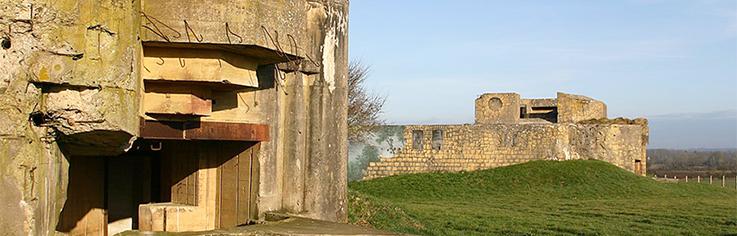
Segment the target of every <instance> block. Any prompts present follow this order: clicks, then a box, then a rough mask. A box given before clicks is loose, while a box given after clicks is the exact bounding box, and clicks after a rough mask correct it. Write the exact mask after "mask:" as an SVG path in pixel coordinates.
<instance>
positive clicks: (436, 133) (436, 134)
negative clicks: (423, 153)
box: [432, 129, 443, 150]
mask: <svg viewBox="0 0 737 236" xmlns="http://www.w3.org/2000/svg"><path fill="white" fill-rule="evenodd" d="M442 146H443V130H442V129H436V130H433V131H432V149H433V150H440V148H442Z"/></svg>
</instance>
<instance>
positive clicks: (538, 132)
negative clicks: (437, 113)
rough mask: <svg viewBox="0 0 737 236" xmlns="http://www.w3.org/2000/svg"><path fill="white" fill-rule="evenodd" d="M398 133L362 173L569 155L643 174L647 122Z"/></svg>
mask: <svg viewBox="0 0 737 236" xmlns="http://www.w3.org/2000/svg"><path fill="white" fill-rule="evenodd" d="M437 130H442V141H441V142H440V145H439V148H438V145H437V144H438V141H437V138H436V140H435V142H433V135H432V134H433V132H438V131H437ZM417 131H422V136H423V137H422V145H421V149H420V148H419V147H418V146H417V145H413V144H414V142H415V141H417V139H416V138H415V137H414V136H415V135H416V134H417V133H418V132H417ZM404 136H405V137H404V138H405V143H406V145H405V146H404V148H403V149H401V150H400V151H399V153H398V154H397V155H396V156H394V157H390V158H381V161H379V162H372V163H370V164H369V167H368V169H367V172H366V174H365V177H364V178H365V179H372V178H378V177H385V176H391V175H398V174H408V173H423V172H449V171H472V170H481V169H489V168H495V167H500V166H507V165H513V164H520V163H524V162H528V161H532V160H573V159H598V160H604V161H607V162H610V163H612V164H614V165H617V166H619V167H621V168H624V169H626V170H629V171H633V172H635V169H636V168H635V165H641V168H640V170H641V171H642V172H640V173H638V174H645V173H644V170H645V161H646V160H645V146H646V144H647V127H646V126H643V125H639V124H574V123H569V124H488V125H416V126H406V128H405V132H404ZM433 143H434V144H435V145H433ZM433 146H435V148H433ZM635 160H639V162H638V163H639V164H636V161H635Z"/></svg>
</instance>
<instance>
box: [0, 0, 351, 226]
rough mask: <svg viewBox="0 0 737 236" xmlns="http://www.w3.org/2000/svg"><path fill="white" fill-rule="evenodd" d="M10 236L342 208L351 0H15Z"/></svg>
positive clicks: (6, 111)
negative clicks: (274, 212)
mask: <svg viewBox="0 0 737 236" xmlns="http://www.w3.org/2000/svg"><path fill="white" fill-rule="evenodd" d="M3 3H4V4H2V5H1V6H0V9H2V10H0V37H2V38H1V39H0V41H1V43H0V45H1V46H2V48H1V49H0V55H1V57H0V65H2V67H0V111H2V114H3V115H2V118H0V176H2V180H1V181H0V189H2V191H0V204H2V205H1V206H0V219H1V220H0V229H2V231H3V233H2V234H4V235H53V234H70V235H106V234H110V235H112V234H114V233H117V232H121V231H124V230H129V229H140V230H147V231H149V230H150V231H195V230H209V229H217V228H227V227H234V226H237V225H244V224H249V223H251V222H254V221H261V220H263V219H264V218H265V215H266V213H267V212H272V211H278V212H284V213H289V214H294V215H299V216H304V217H308V218H313V219H320V220H326V221H334V222H344V221H346V166H347V141H346V136H347V133H346V132H347V131H346V130H347V129H346V125H347V124H346V112H347V110H346V103H347V92H346V83H347V82H346V81H347V54H348V47H347V46H348V44H347V39H348V37H347V35H348V32H347V30H348V29H347V25H348V24H347V19H348V16H347V13H348V1H347V0H291V1H268V0H209V1H177V0H85V1H78V0H6V1H3Z"/></svg>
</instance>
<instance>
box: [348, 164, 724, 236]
mask: <svg viewBox="0 0 737 236" xmlns="http://www.w3.org/2000/svg"><path fill="white" fill-rule="evenodd" d="M349 188H350V192H349V195H350V198H349V203H350V206H349V207H350V208H349V211H350V214H349V215H350V220H351V221H352V222H354V223H357V224H363V225H371V226H374V227H377V228H380V229H385V230H392V231H397V232H404V233H411V234H435V235H446V234H455V235H469V234H478V235H487V234H520V235H525V234H592V235H597V234H673V233H676V234H704V233H706V234H724V233H737V191H735V190H733V189H723V188H719V187H715V186H709V185H704V184H695V183H694V184H691V183H688V184H687V183H677V184H675V183H661V182H657V181H654V180H652V179H650V178H647V177H641V176H636V175H634V174H632V173H630V172H628V171H625V170H623V169H621V168H618V167H616V166H613V165H611V164H609V163H606V162H603V161H595V160H576V161H562V162H558V161H533V162H528V163H525V164H520V165H513V166H508V167H502V168H496V169H491V170H482V171H475V172H462V173H426V174H413V175H403V176H393V177H387V178H381V179H375V180H370V181H361V182H353V183H350V184H349Z"/></svg>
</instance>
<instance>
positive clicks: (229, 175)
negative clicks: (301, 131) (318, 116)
mask: <svg viewBox="0 0 737 236" xmlns="http://www.w3.org/2000/svg"><path fill="white" fill-rule="evenodd" d="M259 149H260V143H259V142H231V141H184V140H181V141H180V140H177V141H172V140H160V141H157V140H146V141H141V142H139V143H138V144H137V145H136V148H135V149H134V150H133V151H130V152H128V153H125V154H123V155H120V156H115V157H76V156H73V157H70V158H69V182H68V187H67V188H68V189H67V199H66V201H65V203H64V206H63V209H62V212H61V214H60V217H59V223H58V224H57V227H56V230H57V231H60V232H64V233H67V234H70V235H113V234H116V233H119V232H123V231H126V230H131V229H139V230H147V231H171V230H175V231H181V230H182V229H186V227H191V228H192V229H195V230H205V229H206V228H205V229H197V227H202V226H207V228H229V227H235V226H238V225H243V224H248V223H250V222H253V221H255V220H256V218H257V214H258V212H257V208H256V194H257V191H258V185H257V183H258V173H259V164H258V153H259ZM172 207H174V208H176V207H181V208H183V209H194V211H192V213H193V214H192V215H191V217H187V216H185V215H181V214H179V216H182V217H181V218H180V220H181V221H180V222H177V225H176V227H173V226H171V225H159V226H157V225H153V224H152V222H166V220H165V218H166V214H167V211H166V210H165V211H164V215H158V216H152V215H151V214H148V215H147V214H145V213H146V211H148V213H150V212H153V211H152V210H156V209H167V208H169V209H171V208H172ZM202 212H210V214H207V215H206V214H201V215H200V214H199V213H202ZM203 215H204V216H203ZM156 217H160V218H161V219H159V218H156ZM172 224H173V223H172ZM208 225H209V226H208ZM157 227H158V228H157ZM177 227H185V228H177Z"/></svg>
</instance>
